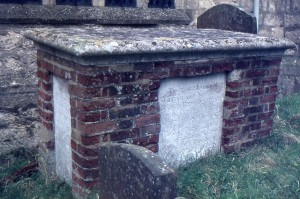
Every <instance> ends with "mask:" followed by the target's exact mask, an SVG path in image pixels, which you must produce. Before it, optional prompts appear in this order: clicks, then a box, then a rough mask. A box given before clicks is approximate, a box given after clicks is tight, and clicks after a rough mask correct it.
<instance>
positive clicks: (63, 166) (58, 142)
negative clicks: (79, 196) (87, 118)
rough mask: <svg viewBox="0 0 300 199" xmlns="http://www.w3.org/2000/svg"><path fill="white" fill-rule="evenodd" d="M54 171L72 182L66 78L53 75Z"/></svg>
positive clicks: (69, 117) (68, 102) (68, 97)
mask: <svg viewBox="0 0 300 199" xmlns="http://www.w3.org/2000/svg"><path fill="white" fill-rule="evenodd" d="M53 101H54V103H53V104H54V133H55V157H56V173H57V175H58V176H59V177H60V178H61V179H62V180H64V181H66V182H68V183H69V184H71V182H72V150H71V113H70V109H71V108H70V94H69V91H68V82H67V80H64V79H61V78H59V77H56V76H53Z"/></svg>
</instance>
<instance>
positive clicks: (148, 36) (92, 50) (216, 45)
mask: <svg viewBox="0 0 300 199" xmlns="http://www.w3.org/2000/svg"><path fill="white" fill-rule="evenodd" d="M26 37H28V38H30V39H32V40H34V41H35V42H37V43H38V44H41V45H46V46H49V47H52V48H54V49H57V50H60V51H64V52H67V53H70V54H72V55H76V56H77V57H90V56H100V57H101V56H109V55H112V56H115V55H124V54H127V57H130V56H129V55H132V54H142V53H143V54H145V53H149V54H153V53H156V57H159V56H160V54H159V53H162V52H164V53H168V52H169V53H172V52H174V51H177V52H178V51H179V52H189V53H190V52H211V51H223V52H224V51H227V52H228V51H240V50H242V49H244V50H250V49H251V50H252V51H255V50H262V49H264V50H267V49H272V48H273V49H286V48H295V45H294V44H293V43H292V42H290V41H289V40H286V39H273V38H266V37H261V36H257V35H253V34H246V33H240V32H229V31H224V30H207V29H193V28H188V27H186V26H184V27H158V28H129V27H126V28H124V27H102V26H97V27H89V26H85V27H80V28H73V29H72V30H70V29H66V28H55V29H54V28H52V29H51V28H43V29H36V30H31V31H27V33H26ZM166 59H167V57H165V56H164V60H166ZM176 59H178V57H177V58H176Z"/></svg>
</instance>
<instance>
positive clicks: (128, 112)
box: [109, 106, 140, 119]
mask: <svg viewBox="0 0 300 199" xmlns="http://www.w3.org/2000/svg"><path fill="white" fill-rule="evenodd" d="M139 114H140V107H139V106H137V107H130V108H122V109H111V110H110V111H109V118H110V119H118V118H127V117H133V116H137V115H139Z"/></svg>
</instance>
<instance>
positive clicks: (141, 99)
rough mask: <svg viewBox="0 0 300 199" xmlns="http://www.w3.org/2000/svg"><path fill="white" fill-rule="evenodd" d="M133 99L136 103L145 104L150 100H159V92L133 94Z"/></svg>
mask: <svg viewBox="0 0 300 199" xmlns="http://www.w3.org/2000/svg"><path fill="white" fill-rule="evenodd" d="M132 100H133V102H134V103H135V104H143V103H149V102H157V101H158V92H157V91H153V92H143V93H139V94H137V95H133V97H132Z"/></svg>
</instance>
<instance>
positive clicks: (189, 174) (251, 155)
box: [0, 94, 300, 199]
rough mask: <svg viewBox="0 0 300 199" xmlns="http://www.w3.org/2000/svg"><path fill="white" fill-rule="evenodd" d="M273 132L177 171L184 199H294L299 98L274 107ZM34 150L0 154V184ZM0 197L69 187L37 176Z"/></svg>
mask: <svg viewBox="0 0 300 199" xmlns="http://www.w3.org/2000/svg"><path fill="white" fill-rule="evenodd" d="M276 110H277V113H276V117H275V124H274V130H273V134H272V135H271V136H270V137H268V138H266V139H263V140H261V141H259V142H258V143H256V144H255V145H254V146H252V147H250V148H248V149H246V150H243V151H241V152H240V153H236V154H217V155H216V156H214V157H210V158H203V159H200V160H196V161H195V162H193V163H190V164H189V165H187V166H185V167H181V168H179V169H178V170H177V172H178V188H179V195H180V196H183V197H186V198H189V199H197V198H230V199H231V198H284V199H285V198H300V94H298V95H294V96H291V97H287V98H284V99H282V100H280V101H278V103H277V109H276ZM35 156H36V151H28V150H24V149H21V150H17V151H15V152H12V153H10V154H6V155H5V156H4V155H3V156H0V180H1V179H3V178H4V177H5V176H7V175H10V174H12V173H13V172H15V171H16V170H18V169H20V168H21V167H23V166H24V165H27V164H29V163H30V162H34V161H35V158H36V157H35ZM0 198H1V199H34V198H36V199H53V198H55V199H60V198H61V199H68V198H72V193H71V188H70V187H69V186H68V185H66V184H65V183H63V182H61V181H59V180H57V179H48V180H45V179H44V178H43V177H42V176H41V175H39V173H34V174H33V175H32V176H30V177H28V176H27V177H26V176H24V177H23V178H22V179H19V180H18V181H16V182H14V183H9V184H6V185H4V186H2V187H0Z"/></svg>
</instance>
